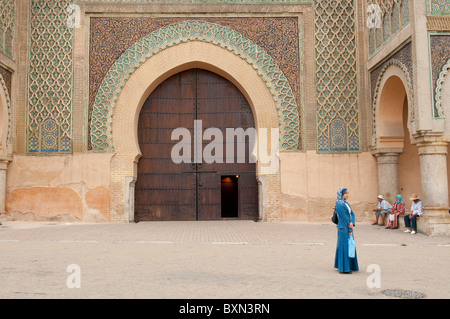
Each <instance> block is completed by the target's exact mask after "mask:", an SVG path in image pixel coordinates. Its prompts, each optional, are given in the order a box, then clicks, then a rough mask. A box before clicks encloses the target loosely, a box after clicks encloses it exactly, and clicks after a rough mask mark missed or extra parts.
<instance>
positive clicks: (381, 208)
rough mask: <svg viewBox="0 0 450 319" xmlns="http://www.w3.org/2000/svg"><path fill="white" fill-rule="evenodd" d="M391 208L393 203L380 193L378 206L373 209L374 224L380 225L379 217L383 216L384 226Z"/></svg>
mask: <svg viewBox="0 0 450 319" xmlns="http://www.w3.org/2000/svg"><path fill="white" fill-rule="evenodd" d="M391 208H392V205H391V204H389V203H388V202H387V201H386V200H385V199H384V198H383V195H378V208H376V209H374V210H373V213H374V214H375V222H374V223H373V224H372V225H378V218H379V217H380V216H381V218H382V223H381V224H380V226H384V221H385V219H386V214H389V213H390V212H391Z"/></svg>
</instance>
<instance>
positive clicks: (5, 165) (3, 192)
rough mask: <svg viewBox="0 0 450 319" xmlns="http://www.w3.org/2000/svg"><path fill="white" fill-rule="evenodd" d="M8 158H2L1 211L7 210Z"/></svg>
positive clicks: (0, 179)
mask: <svg viewBox="0 0 450 319" xmlns="http://www.w3.org/2000/svg"><path fill="white" fill-rule="evenodd" d="M8 163H9V161H8V160H0V213H2V214H3V213H4V212H5V210H6V209H5V204H6V201H5V198H6V170H7V169H8Z"/></svg>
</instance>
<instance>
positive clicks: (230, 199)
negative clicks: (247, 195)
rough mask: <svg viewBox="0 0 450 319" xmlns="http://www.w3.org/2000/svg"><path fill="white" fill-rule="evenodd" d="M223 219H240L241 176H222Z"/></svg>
mask: <svg viewBox="0 0 450 319" xmlns="http://www.w3.org/2000/svg"><path fill="white" fill-rule="evenodd" d="M220 189H221V217H222V218H232V217H239V175H225V176H221V181H220Z"/></svg>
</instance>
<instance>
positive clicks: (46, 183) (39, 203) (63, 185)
mask: <svg viewBox="0 0 450 319" xmlns="http://www.w3.org/2000/svg"><path fill="white" fill-rule="evenodd" d="M110 162H111V155H110V154H79V155H67V156H18V155H16V156H14V158H13V160H12V161H11V162H10V163H9V167H8V175H7V183H6V184H7V185H6V186H7V187H6V213H7V215H9V217H10V218H12V219H25V220H41V219H43V220H47V219H50V220H66V221H70V220H77V221H109V207H110V205H109V200H110V196H109V192H110V191H109V184H110V183H109V179H110V178H109V172H110Z"/></svg>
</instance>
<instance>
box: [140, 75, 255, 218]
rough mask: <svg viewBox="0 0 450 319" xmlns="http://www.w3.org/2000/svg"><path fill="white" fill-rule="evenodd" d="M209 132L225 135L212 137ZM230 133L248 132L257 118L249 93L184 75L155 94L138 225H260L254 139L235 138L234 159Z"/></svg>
mask: <svg viewBox="0 0 450 319" xmlns="http://www.w3.org/2000/svg"><path fill="white" fill-rule="evenodd" d="M209 128H214V130H215V131H214V130H213V131H211V130H210V132H215V133H221V134H215V135H214V134H206V135H205V130H207V129H209ZM227 128H228V129H236V128H239V129H243V130H244V131H245V132H248V131H249V130H248V128H254V120H253V114H252V111H251V108H250V106H249V104H248V102H247V100H246V99H245V97H244V96H243V95H242V93H241V92H240V91H239V90H238V89H237V88H236V87H235V86H234V85H233V84H232V83H231V82H230V81H228V80H226V79H225V78H223V77H221V76H219V75H217V74H215V73H212V72H209V71H206V70H203V69H190V70H187V71H183V72H181V73H178V74H176V75H174V76H172V77H170V78H169V79H167V80H165V81H164V82H163V83H161V84H160V85H159V86H158V87H157V88H156V89H155V90H154V91H153V92H152V94H151V95H150V96H149V97H148V99H147V100H146V102H145V103H144V105H143V107H142V110H141V113H140V116H139V124H138V139H139V145H140V149H141V153H142V157H141V158H140V159H139V162H138V178H137V181H136V187H135V220H136V221H144V220H215V219H222V218H236V219H256V218H258V185H257V181H256V172H255V169H256V165H255V163H252V162H251V160H250V151H251V150H249V143H250V141H249V138H247V137H246V138H245V139H244V140H242V139H241V140H239V139H238V138H235V137H234V136H233V143H234V152H227V148H226V146H225V144H226V142H227V141H228V142H231V141H230V139H228V140H227ZM175 130H177V131H175ZM218 130H219V131H218ZM177 132H181V133H182V134H176V133H177ZM221 138H222V142H223V143H220V142H221V140H220V139H221ZM212 142H214V143H215V144H212ZM239 142H241V143H239ZM239 147H240V148H241V150H242V147H243V148H244V149H245V154H243V153H242V152H239V150H238V148H239ZM199 150H200V153H199ZM220 152H222V160H220V159H219V158H220V157H219V156H218V155H220ZM196 155H197V156H196ZM211 156H212V157H211ZM180 160H181V162H180Z"/></svg>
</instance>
